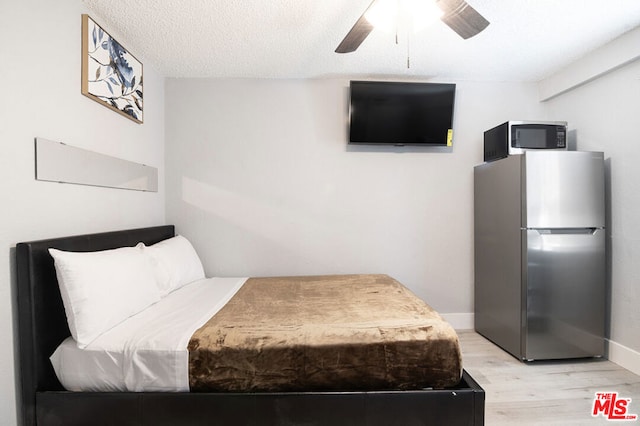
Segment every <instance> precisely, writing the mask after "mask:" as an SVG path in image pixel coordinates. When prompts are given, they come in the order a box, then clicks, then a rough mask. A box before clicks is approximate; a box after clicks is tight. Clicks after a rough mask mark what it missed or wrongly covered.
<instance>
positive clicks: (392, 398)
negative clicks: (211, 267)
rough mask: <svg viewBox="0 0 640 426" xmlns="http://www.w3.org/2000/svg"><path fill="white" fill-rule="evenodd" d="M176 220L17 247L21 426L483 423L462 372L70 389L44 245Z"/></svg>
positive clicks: (116, 240)
mask: <svg viewBox="0 0 640 426" xmlns="http://www.w3.org/2000/svg"><path fill="white" fill-rule="evenodd" d="M174 234H175V229H174V227H173V226H172V225H167V226H157V227H151V228H141V229H133V230H127V231H116V232H106V233H100V234H91V235H81V236H72V237H64V238H54V239H49V240H41V241H33V242H26V243H19V244H17V246H16V257H17V259H16V263H17V275H18V321H19V339H20V359H19V363H20V371H21V383H22V392H21V402H22V404H21V406H22V413H21V414H22V420H23V425H24V426H34V425H38V426H43V425H65V426H70V425H83V426H84V425H95V426H99V425H113V426H116V425H117V426H124V425H153V426H162V425H167V426H169V425H171V426H176V425H179V426H183V425H332V426H333V425H349V426H352V425H384V426H388V425H399V426H410V425H447V426H457V425H483V424H484V391H483V390H482V388H481V387H480V386H479V385H478V384H477V383H476V382H475V380H473V378H472V377H471V376H470V375H469V374H468V373H467V372H463V376H462V381H461V382H460V384H459V385H458V386H457V387H455V388H452V389H436V390H421V391H372V392H295V393H170V392H122V393H110V392H109V393H107V392H68V391H65V390H64V389H63V387H62V385H61V384H60V382H59V381H58V379H57V378H56V376H55V373H54V371H53V368H52V366H51V363H50V362H49V356H50V355H51V354H52V353H53V351H54V350H55V348H56V347H57V346H58V345H59V344H60V343H61V342H62V341H63V340H64V339H65V338H66V337H67V336H69V335H70V333H69V328H68V326H67V321H66V316H65V313H64V307H63V305H62V299H61V298H60V292H59V290H58V284H57V281H56V275H55V269H54V265H53V259H52V258H51V256H50V255H49V253H48V251H47V249H48V248H50V247H53V248H58V249H61V250H69V251H95V250H105V249H109V248H116V247H124V246H134V245H136V244H137V243H138V242H140V241H142V242H144V243H145V244H147V245H149V244H154V243H156V242H158V241H161V240H164V239H167V238H170V237H172V236H174Z"/></svg>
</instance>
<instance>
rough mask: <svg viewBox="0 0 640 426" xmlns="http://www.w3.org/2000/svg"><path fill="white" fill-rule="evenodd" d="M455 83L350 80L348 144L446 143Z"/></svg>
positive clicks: (448, 135) (442, 144) (450, 123)
mask: <svg viewBox="0 0 640 426" xmlns="http://www.w3.org/2000/svg"><path fill="white" fill-rule="evenodd" d="M455 91H456V85H455V84H445V83H399V82H381V81H352V82H351V85H350V94H351V98H350V112H349V143H353V144H374V145H383V144H388V145H427V146H447V144H448V143H447V142H448V141H449V142H450V141H451V139H450V137H451V135H450V129H452V123H453V103H454V98H455Z"/></svg>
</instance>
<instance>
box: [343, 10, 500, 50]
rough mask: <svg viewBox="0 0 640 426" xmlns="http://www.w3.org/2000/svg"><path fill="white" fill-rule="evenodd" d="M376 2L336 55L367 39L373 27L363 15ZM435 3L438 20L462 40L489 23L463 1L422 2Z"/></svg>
mask: <svg viewBox="0 0 640 426" xmlns="http://www.w3.org/2000/svg"><path fill="white" fill-rule="evenodd" d="M376 1H378V0H373V1H372V2H371V4H370V5H369V7H368V8H367V10H365V11H364V13H363V14H362V16H360V18H359V19H358V20H357V21H356V23H355V24H354V25H353V27H352V28H351V30H350V31H349V32H348V33H347V35H346V36H345V38H344V39H343V40H342V42H340V44H339V45H338V47H337V48H336V53H349V52H354V51H355V50H356V49H357V48H358V46H360V44H362V42H363V41H364V39H366V38H367V36H368V35H369V33H370V32H371V31H372V30H373V28H374V26H373V24H372V23H371V22H369V20H368V19H367V17H365V15H366V14H367V12H368V11H369V10H370V9H371V8H372V7H373V6H374V4H375V3H376ZM423 1H435V3H436V5H437V6H438V7H439V8H440V9H441V10H442V12H443V15H442V17H441V18H440V20H442V21H443V22H444V23H445V24H447V25H448V26H449V28H451V29H452V30H453V31H455V32H456V33H458V35H460V37H462V38H463V39H468V38H470V37H473V36H474V35H476V34H478V33H479V32H481V31H482V30H484V29H485V28H486V27H487V25H489V21H487V20H486V19H485V18H484V17H483V16H482V15H480V14H479V13H478V12H477V11H476V10H475V9H474V8H473V7H471V6H470V5H469V3H467V2H466V1H465V0H423Z"/></svg>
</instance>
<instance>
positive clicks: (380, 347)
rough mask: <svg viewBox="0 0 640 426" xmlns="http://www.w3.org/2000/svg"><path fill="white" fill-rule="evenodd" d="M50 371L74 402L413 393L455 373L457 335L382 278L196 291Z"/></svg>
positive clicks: (69, 352)
mask: <svg viewBox="0 0 640 426" xmlns="http://www.w3.org/2000/svg"><path fill="white" fill-rule="evenodd" d="M51 360H52V363H53V365H54V369H55V371H56V374H57V375H58V377H59V379H60V381H61V383H62V384H63V386H64V387H65V388H66V389H68V390H78V391H79V390H82V391H189V390H191V391H195V392H198V391H207V392H210V391H213V392H215V391H224V392H227V391H232V392H263V391H264V392H271V391H303V390H307V391H311V390H362V389H368V390H373V389H376V390H381V389H421V388H427V387H436V388H441V387H449V386H454V385H456V384H457V383H458V381H459V379H460V376H461V372H462V365H461V364H462V362H461V356H460V349H459V345H458V339H457V336H456V333H455V331H454V330H453V329H452V328H451V326H450V325H449V324H447V323H446V322H445V321H444V320H442V318H441V317H440V316H439V315H438V314H437V312H435V311H434V310H433V309H432V308H430V307H429V306H428V305H427V304H425V303H424V302H423V301H422V300H420V299H419V298H418V297H416V296H415V295H413V294H412V293H411V292H410V291H409V290H408V289H406V288H405V287H404V286H402V285H401V284H400V283H398V282H397V281H395V280H393V279H392V278H390V277H388V276H386V275H348V276H324V277H284V278H250V279H246V278H213V279H207V280H200V281H197V282H195V283H192V284H189V285H187V286H185V287H183V288H181V289H179V290H177V291H175V292H173V293H171V294H170V295H168V296H167V297H165V298H164V299H162V300H161V301H160V302H158V303H156V304H155V305H153V306H151V307H150V308H148V309H147V310H145V311H143V312H141V313H140V314H138V315H136V316H134V317H131V318H130V319H129V320H127V321H125V322H124V323H122V324H120V325H118V326H117V327H115V328H114V329H112V330H110V331H108V332H107V333H105V334H103V335H102V336H100V337H99V338H98V339H96V341H94V342H92V343H91V344H90V345H89V346H88V347H87V348H86V349H78V348H77V346H76V345H75V342H74V341H73V340H72V339H67V340H66V341H65V342H63V344H62V345H60V347H59V348H58V350H56V352H55V353H54V355H53V356H52V357H51Z"/></svg>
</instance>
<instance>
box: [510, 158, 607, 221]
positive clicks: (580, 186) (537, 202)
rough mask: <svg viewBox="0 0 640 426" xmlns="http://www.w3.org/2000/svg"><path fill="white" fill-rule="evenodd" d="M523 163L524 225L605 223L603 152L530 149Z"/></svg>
mask: <svg viewBox="0 0 640 426" xmlns="http://www.w3.org/2000/svg"><path fill="white" fill-rule="evenodd" d="M522 163H523V164H522V166H523V170H522V173H523V175H524V177H525V179H523V194H522V202H523V206H522V227H523V228H543V229H544V228H602V227H604V226H605V218H604V214H605V213H604V212H605V200H604V155H603V153H602V152H581V151H528V152H526V153H525V154H524V155H523V157H522Z"/></svg>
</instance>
